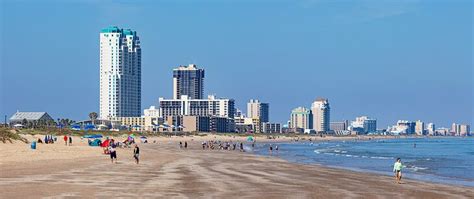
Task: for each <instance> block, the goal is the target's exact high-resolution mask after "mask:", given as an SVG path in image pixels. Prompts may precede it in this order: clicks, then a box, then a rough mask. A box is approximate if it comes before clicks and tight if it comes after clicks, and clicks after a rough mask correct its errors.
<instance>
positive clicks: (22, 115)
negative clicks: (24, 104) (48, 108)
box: [10, 112, 47, 120]
mask: <svg viewBox="0 0 474 199" xmlns="http://www.w3.org/2000/svg"><path fill="white" fill-rule="evenodd" d="M45 114H46V115H47V113H46V112H16V113H15V114H13V116H12V117H11V118H10V120H23V119H26V120H39V119H41V118H42V117H43V116H44V115H45Z"/></svg>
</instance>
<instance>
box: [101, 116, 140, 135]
mask: <svg viewBox="0 0 474 199" xmlns="http://www.w3.org/2000/svg"><path fill="white" fill-rule="evenodd" d="M110 121H111V122H112V123H117V124H120V127H115V126H114V127H113V128H116V129H128V130H131V131H144V130H146V129H145V126H146V125H145V117H142V116H140V117H111V118H110Z"/></svg>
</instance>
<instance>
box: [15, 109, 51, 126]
mask: <svg viewBox="0 0 474 199" xmlns="http://www.w3.org/2000/svg"><path fill="white" fill-rule="evenodd" d="M54 125H55V122H54V119H53V118H52V117H51V116H49V114H48V113H46V112H20V111H17V112H16V113H15V114H13V115H12V116H11V117H10V126H12V127H30V128H34V127H46V126H54Z"/></svg>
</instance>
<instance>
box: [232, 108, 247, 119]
mask: <svg viewBox="0 0 474 199" xmlns="http://www.w3.org/2000/svg"><path fill="white" fill-rule="evenodd" d="M244 117H245V115H244V114H243V113H242V111H241V110H240V109H238V108H235V112H234V118H244Z"/></svg>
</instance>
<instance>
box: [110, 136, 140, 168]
mask: <svg viewBox="0 0 474 199" xmlns="http://www.w3.org/2000/svg"><path fill="white" fill-rule="evenodd" d="M117 146H118V144H117V143H115V141H114V139H111V140H110V142H109V147H107V150H108V152H109V155H110V160H111V161H112V163H117ZM139 158H140V147H138V144H135V146H134V147H133V159H135V163H136V164H138V163H139V162H140V159H139Z"/></svg>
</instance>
